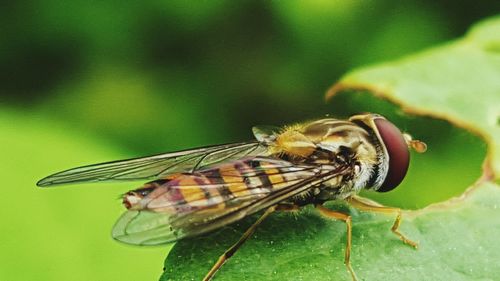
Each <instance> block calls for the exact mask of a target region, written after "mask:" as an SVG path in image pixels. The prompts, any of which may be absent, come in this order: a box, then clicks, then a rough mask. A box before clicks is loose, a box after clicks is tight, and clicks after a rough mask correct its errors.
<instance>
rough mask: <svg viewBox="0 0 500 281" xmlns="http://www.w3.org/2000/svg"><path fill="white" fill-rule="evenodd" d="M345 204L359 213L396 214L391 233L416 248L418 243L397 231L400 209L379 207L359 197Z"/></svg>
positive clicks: (353, 197)
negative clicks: (359, 211)
mask: <svg viewBox="0 0 500 281" xmlns="http://www.w3.org/2000/svg"><path fill="white" fill-rule="evenodd" d="M347 202H349V204H350V205H351V206H353V207H354V208H356V209H359V210H361V211H368V212H377V213H386V214H387V213H396V214H397V216H396V220H395V221H394V224H393V225H392V227H391V231H392V232H393V233H394V234H396V235H397V236H398V237H399V239H401V241H403V243H405V244H407V245H410V246H412V247H413V248H415V249H416V248H417V247H418V243H417V242H414V241H412V240H410V239H408V238H406V236H405V235H403V234H402V233H401V232H400V231H399V225H400V224H401V219H402V214H401V209H400V208H395V207H386V206H383V205H380V204H379V203H377V202H375V201H372V200H370V199H367V198H363V197H360V196H352V197H349V198H348V199H347Z"/></svg>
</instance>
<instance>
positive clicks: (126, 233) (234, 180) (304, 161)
mask: <svg viewBox="0 0 500 281" xmlns="http://www.w3.org/2000/svg"><path fill="white" fill-rule="evenodd" d="M253 133H254V136H255V138H256V140H254V141H250V142H243V143H231V144H223V145H217V146H210V147H203V148H196V149H191V150H184V151H179V152H173V153H165V154H159V155H154V156H149V157H142V158H135V159H129V160H121V161H113V162H107V163H102V164H95V165H89V166H83V167H79V168H74V169H70V170H66V171H63V172H59V173H56V174H53V175H50V176H48V177H46V178H44V179H42V180H40V181H39V182H38V183H37V185H38V186H41V187H46V186H53V185H59V184H68V183H80V182H100V181H111V180H137V179H149V180H151V181H149V182H147V183H146V184H144V185H143V186H142V187H140V188H138V189H135V190H131V191H129V192H127V193H125V194H124V195H123V205H124V206H125V207H126V208H127V211H126V212H125V213H124V214H123V215H122V216H121V217H120V218H119V219H118V221H117V222H116V224H115V226H114V228H113V231H112V236H113V238H115V239H117V240H119V241H122V242H125V243H129V244H136V245H157V244H164V243H170V242H173V241H176V240H179V239H182V238H185V237H191V236H196V235H200V234H204V233H207V232H210V231H212V230H215V229H218V228H220V227H222V226H224V225H227V224H230V223H233V222H236V221H238V220H240V219H242V218H243V217H246V216H248V215H251V214H254V213H257V212H259V211H262V212H263V214H262V215H261V217H260V218H259V219H258V220H257V221H256V222H255V223H254V224H253V225H252V226H251V227H250V228H249V229H248V230H247V231H246V232H245V233H244V234H243V236H242V237H241V238H240V240H239V241H237V242H236V243H235V244H234V245H233V246H232V247H231V248H229V249H228V250H227V251H226V252H225V253H224V254H222V256H221V257H220V258H219V260H218V261H217V262H216V264H215V265H214V266H213V267H212V269H211V270H210V271H209V272H208V273H207V275H206V276H205V278H204V280H211V279H212V277H213V276H214V274H215V273H216V271H217V270H218V269H219V268H220V267H221V266H222V265H223V264H224V263H225V262H226V261H227V260H228V259H229V258H230V257H231V256H232V255H233V254H234V253H235V252H236V251H237V250H238V248H239V247H240V246H241V245H242V244H243V243H244V242H245V241H246V240H247V239H248V238H249V237H250V236H251V235H252V234H253V232H254V231H255V229H256V228H257V226H258V225H259V224H260V223H261V222H262V221H263V220H264V219H265V218H266V217H267V216H269V215H270V214H271V213H273V212H275V211H287V210H296V209H299V208H300V207H302V206H304V205H308V204H313V205H315V207H316V208H317V209H318V210H319V212H320V213H321V214H323V215H325V216H327V217H330V218H334V219H337V220H341V221H344V222H345V223H346V226H347V243H346V251H345V264H346V266H347V269H348V271H349V272H350V274H351V276H352V278H353V280H356V274H355V273H354V270H353V269H352V267H351V264H350V251H351V217H350V216H349V215H348V214H344V213H341V212H337V211H334V210H330V209H328V208H326V207H324V206H323V203H324V202H326V201H329V200H346V201H347V202H349V203H350V204H351V205H352V206H353V207H355V208H358V209H361V210H365V211H375V212H382V213H394V214H396V220H395V222H394V224H393V226H392V229H391V230H392V232H393V233H394V234H396V235H397V236H398V237H399V239H401V240H402V241H403V242H404V243H405V244H408V245H410V246H413V247H417V243H415V242H413V241H412V240H410V239H408V238H406V237H405V236H404V235H403V234H402V233H400V232H399V230H398V227H399V225H400V223H401V210H400V209H398V208H392V207H385V206H382V205H379V204H377V203H375V202H373V201H370V200H368V199H365V198H362V197H359V196H357V193H358V192H359V191H360V190H362V189H371V190H375V191H378V192H387V191H390V190H392V189H394V188H395V187H396V186H398V185H399V183H400V182H401V181H402V180H403V178H404V177H405V174H406V171H407V169H408V165H409V159H410V154H409V148H413V149H415V150H416V151H417V152H424V151H425V150H426V145H425V143H423V142H421V141H418V140H412V138H411V137H410V136H409V135H407V134H403V133H401V131H400V130H399V129H398V128H397V127H396V126H395V125H394V124H392V123H391V122H389V121H388V120H387V119H385V118H384V117H382V116H380V115H377V114H370V113H368V114H360V115H354V116H351V117H350V118H349V119H348V120H338V119H333V118H326V119H320V120H315V121H310V122H305V123H301V124H297V125H292V126H285V127H283V128H277V127H254V128H253Z"/></svg>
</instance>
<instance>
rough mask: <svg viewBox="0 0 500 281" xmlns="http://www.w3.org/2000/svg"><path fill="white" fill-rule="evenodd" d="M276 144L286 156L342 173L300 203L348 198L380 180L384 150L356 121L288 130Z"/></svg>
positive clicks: (302, 196)
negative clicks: (382, 150) (381, 155)
mask: <svg viewBox="0 0 500 281" xmlns="http://www.w3.org/2000/svg"><path fill="white" fill-rule="evenodd" d="M276 143H277V144H278V147H279V148H280V149H281V150H282V151H283V154H284V155H285V156H288V157H289V158H292V159H295V161H303V162H307V163H312V164H317V165H319V166H321V167H322V168H323V169H331V170H334V169H340V170H342V173H339V174H338V175H337V176H335V177H333V178H331V179H329V180H327V181H325V182H322V183H321V184H320V185H318V186H317V187H314V188H312V189H311V190H310V191H308V192H306V193H303V194H300V195H299V196H297V197H296V198H295V200H296V201H300V202H302V201H304V202H307V201H311V202H315V201H328V200H335V199H344V198H346V197H348V196H350V195H353V194H356V193H358V192H359V191H360V190H361V189H363V188H366V187H370V185H371V184H373V183H374V182H375V180H376V178H377V177H378V173H377V170H378V165H380V163H381V161H382V160H383V159H380V154H381V153H380V147H379V144H378V142H377V140H376V138H375V137H374V136H373V134H372V133H371V132H369V131H368V130H366V129H365V128H362V127H360V126H358V125H357V124H354V123H352V122H348V121H343V120H336V119H322V120H317V121H313V122H309V123H305V124H303V125H297V126H294V127H290V128H287V129H285V130H284V131H283V132H282V134H280V135H279V136H278V137H277V140H276Z"/></svg>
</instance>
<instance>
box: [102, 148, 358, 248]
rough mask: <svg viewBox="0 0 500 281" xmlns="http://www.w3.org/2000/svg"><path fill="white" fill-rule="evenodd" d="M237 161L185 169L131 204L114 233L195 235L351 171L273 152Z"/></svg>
mask: <svg viewBox="0 0 500 281" xmlns="http://www.w3.org/2000/svg"><path fill="white" fill-rule="evenodd" d="M239 162H240V161H238V162H234V163H231V164H225V165H221V166H220V167H217V168H215V169H210V170H206V171H201V172H199V173H197V174H193V175H183V176H182V177H181V178H179V179H174V180H172V181H170V182H168V183H167V184H165V185H164V186H161V187H158V188H157V189H155V190H154V191H153V192H152V193H151V194H149V195H148V196H147V197H145V198H144V199H143V201H144V202H143V203H144V204H143V208H144V209H142V210H129V211H127V212H125V213H124V214H123V215H122V216H121V217H120V218H119V219H118V221H117V222H116V224H115V226H114V228H113V232H112V234H113V237H114V238H115V239H117V240H119V241H122V242H125V243H129V244H136V245H156V244H164V243H170V242H173V241H176V240H179V239H181V238H184V237H190V236H196V235H199V234H203V233H206V232H209V231H211V230H215V229H218V228H220V227H222V226H224V225H227V224H230V223H232V222H235V221H237V220H240V219H242V218H244V217H245V216H248V215H250V214H253V213H255V212H258V211H260V210H262V209H265V208H268V207H270V206H273V205H276V204H278V203H279V202H282V201H284V200H287V199H289V198H291V197H294V196H296V195H298V194H300V193H303V192H307V191H308V190H309V189H310V188H311V187H313V186H316V185H318V184H320V183H322V182H323V181H326V180H329V179H331V178H333V177H338V176H340V175H342V174H345V173H347V172H349V167H344V166H342V167H330V168H326V169H325V168H323V167H318V166H312V165H303V166H296V165H294V164H292V163H290V162H288V161H283V160H277V159H269V158H267V159H266V158H256V159H252V160H250V161H241V162H244V164H246V165H244V166H245V167H246V168H245V167H243V169H237V171H236V172H235V170H236V169H232V168H230V166H228V165H232V166H233V167H234V166H235V164H238V163H239ZM228 167H229V168H228ZM214 170H216V171H214ZM227 190H230V191H231V192H230V193H227V192H225V191H227ZM180 193H181V194H180ZM209 194H210V196H208V195H209Z"/></svg>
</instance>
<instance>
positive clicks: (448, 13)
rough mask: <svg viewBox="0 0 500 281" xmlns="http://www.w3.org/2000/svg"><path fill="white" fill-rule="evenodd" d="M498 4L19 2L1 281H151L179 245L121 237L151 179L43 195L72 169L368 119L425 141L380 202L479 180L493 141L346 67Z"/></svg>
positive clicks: (446, 193) (0, 87) (0, 70)
mask: <svg viewBox="0 0 500 281" xmlns="http://www.w3.org/2000/svg"><path fill="white" fill-rule="evenodd" d="M499 11H500V6H499V4H498V1H491V2H488V1H483V2H482V4H481V5H479V4H477V2H474V1H439V2H436V1H340V0H339V1H326V0H324V1H229V0H227V1H222V0H217V1H192V2H188V1H168V2H167V1H165V2H161V1H154V2H146V1H140V2H139V1H135V2H123V1H78V0H77V1H50V0H49V1H34V0H31V1H29V0H28V1H9V2H8V3H3V4H2V7H1V8H0V22H1V24H0V40H1V41H0V43H1V44H0V132H1V133H0V134H1V135H0V136H1V137H0V153H1V154H0V155H1V159H2V161H1V162H0V170H1V171H2V172H1V173H2V177H3V185H2V187H1V188H0V190H1V191H2V195H3V196H2V204H0V206H1V207H0V211H1V214H2V218H3V222H2V224H1V231H0V241H1V242H0V280H116V279H120V280H156V279H157V278H158V277H159V276H160V273H161V270H162V263H163V259H164V258H165V256H166V254H167V252H168V250H169V249H170V246H164V247H150V248H140V247H131V246H126V245H122V244H119V243H117V242H115V241H113V240H112V239H111V238H110V234H109V233H110V229H111V226H112V225H113V223H114V220H115V219H116V218H117V217H118V216H119V214H120V213H121V212H122V211H123V208H122V206H121V204H120V201H119V200H118V199H117V198H118V197H119V195H120V194H121V193H124V192H126V191H127V190H129V189H132V188H135V187H136V186H138V185H139V184H140V183H137V184H131V183H119V184H117V183H113V184H110V183H106V184H96V185H78V186H71V187H60V188H54V189H43V190H42V189H39V188H37V187H35V182H36V181H37V180H38V179H40V178H42V177H43V176H46V175H48V174H49V173H52V172H56V171H59V170H63V169H67V168H70V167H73V166H78V165H82V164H89V163H94V162H101V161H107V160H115V159H120V158H129V157H134V156H141V155H146V154H152V153H160V152H164V151H172V150H176V149H183V148H189V147H195V146H203V145H210V144H217V143H226V142H234V141H243V140H248V139H251V138H252V135H251V131H250V128H251V126H253V125H256V124H272V125H281V124H286V123H291V122H297V121H303V120H306V119H310V118H318V117H323V116H325V115H327V114H328V115H330V116H336V117H345V116H348V115H350V114H353V113H357V112H362V111H374V112H379V113H382V114H385V115H387V116H388V117H389V119H391V120H393V121H394V122H395V123H396V124H397V125H399V126H400V127H401V128H403V129H404V130H407V131H408V132H411V133H412V134H413V135H414V136H415V137H417V138H420V139H423V140H425V141H426V142H427V143H428V145H429V151H428V153H426V154H423V155H414V160H413V162H412V166H411V169H410V173H409V176H408V178H407V180H406V181H405V182H404V183H403V185H402V186H401V187H399V188H398V189H396V190H395V191H394V192H392V193H390V194H382V196H380V194H378V195H370V196H372V197H375V198H377V199H378V200H380V201H382V202H384V203H387V204H391V205H396V206H401V207H405V208H419V207H423V206H425V205H427V204H429V203H431V202H437V201H440V200H444V199H446V198H449V197H451V196H453V195H457V194H460V193H461V192H462V191H463V190H464V189H465V188H466V187H467V186H468V185H470V184H471V183H472V182H474V180H475V179H476V178H477V177H478V176H479V174H480V165H481V163H482V159H483V158H484V155H485V145H484V144H483V143H482V141H481V140H480V139H479V138H477V137H475V136H473V135H471V134H469V133H467V132H465V131H463V130H460V129H457V128H453V127H451V126H450V125H448V124H447V123H445V122H442V121H438V120H431V119H427V118H416V117H412V116H403V115H402V114H401V112H400V111H399V110H398V109H397V108H395V107H394V106H392V105H391V104H388V103H387V102H383V101H379V100H377V99H375V98H373V97H371V96H369V95H366V94H363V93H355V94H351V95H349V94H344V95H341V96H339V97H337V98H335V99H333V100H332V101H330V102H329V103H325V102H324V93H325V91H326V89H327V88H328V87H329V86H331V85H332V84H333V83H334V82H335V81H336V80H337V79H338V78H339V77H340V76H341V75H342V74H344V73H346V72H347V71H349V70H351V69H353V68H355V67H358V66H363V65H367V64H372V63H377V62H383V61H387V60H393V59H396V58H399V57H401V56H404V55H405V54H410V53H412V52H416V51H419V50H422V49H425V48H426V47H430V46H434V45H436V44H440V43H442V42H446V41H448V40H451V39H453V38H456V37H459V36H461V35H463V34H464V32H465V31H466V30H467V28H468V27H469V26H470V25H471V24H472V23H474V22H476V21H478V20H480V19H482V18H485V17H487V16H490V15H493V14H496V13H498V12H499Z"/></svg>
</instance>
